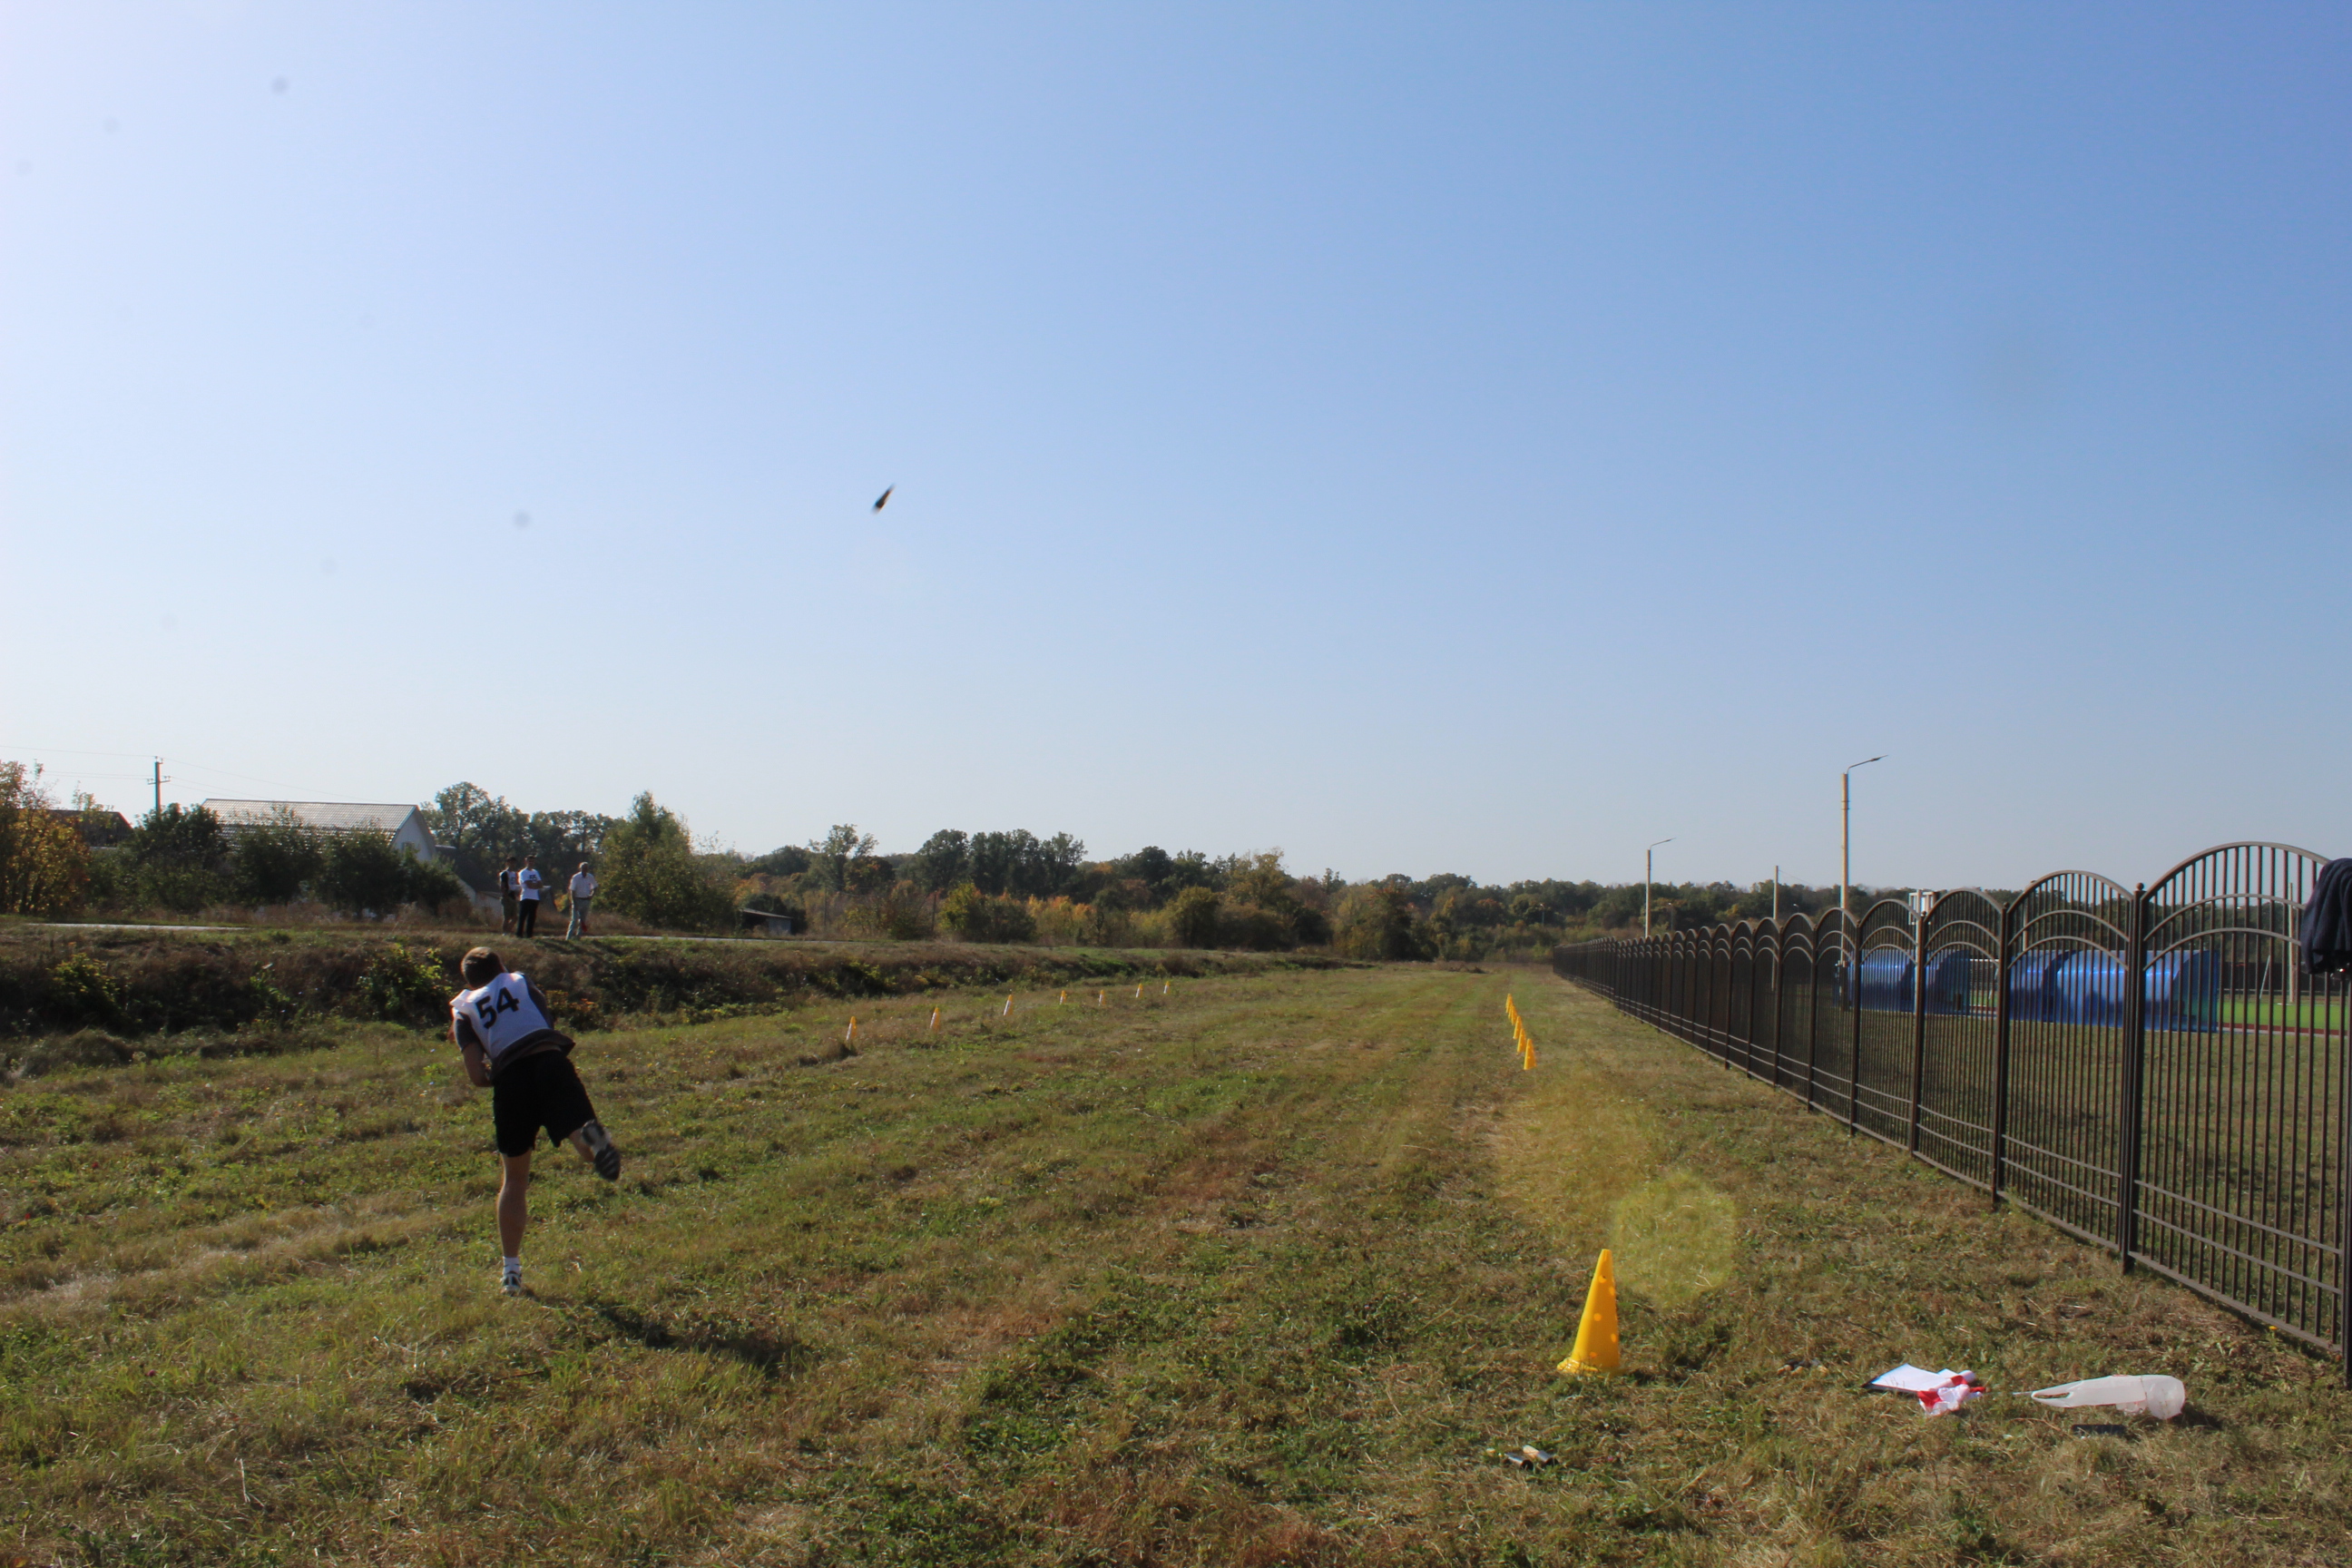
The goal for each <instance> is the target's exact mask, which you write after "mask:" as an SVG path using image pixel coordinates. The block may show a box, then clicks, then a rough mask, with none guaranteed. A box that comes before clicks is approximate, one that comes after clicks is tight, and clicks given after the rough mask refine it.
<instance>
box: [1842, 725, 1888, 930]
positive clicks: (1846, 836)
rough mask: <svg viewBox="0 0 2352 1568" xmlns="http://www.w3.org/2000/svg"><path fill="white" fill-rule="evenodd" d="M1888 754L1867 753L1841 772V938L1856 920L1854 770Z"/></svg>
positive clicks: (1880, 760)
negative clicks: (1853, 888)
mask: <svg viewBox="0 0 2352 1568" xmlns="http://www.w3.org/2000/svg"><path fill="white" fill-rule="evenodd" d="M1885 760H1886V757H1885V753H1884V752H1881V753H1880V754H1879V755H1877V756H1874V757H1864V758H1863V759H1862V761H1860V762H1858V763H1847V764H1846V767H1845V772H1843V773H1840V774H1838V938H1839V940H1840V941H1841V942H1843V940H1844V939H1845V932H1846V931H1847V930H1848V929H1849V927H1850V926H1851V925H1852V923H1853V912H1852V910H1851V909H1850V908H1849V904H1850V902H1851V900H1852V897H1853V895H1852V894H1851V893H1849V892H1848V891H1847V889H1848V887H1849V886H1850V885H1851V884H1852V883H1853V770H1854V769H1856V768H1866V767H1868V766H1869V765H1870V764H1871V763H1883V762H1885Z"/></svg>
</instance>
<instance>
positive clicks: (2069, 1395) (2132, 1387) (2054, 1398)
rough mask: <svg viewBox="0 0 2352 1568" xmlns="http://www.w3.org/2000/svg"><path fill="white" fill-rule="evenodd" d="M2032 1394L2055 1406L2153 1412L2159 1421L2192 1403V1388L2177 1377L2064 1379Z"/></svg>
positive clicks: (2146, 1413) (2132, 1412) (2063, 1408)
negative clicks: (2181, 1383)
mask: <svg viewBox="0 0 2352 1568" xmlns="http://www.w3.org/2000/svg"><path fill="white" fill-rule="evenodd" d="M2033 1398H2034V1401H2035V1402H2036V1403H2037V1404H2041V1405H2048V1406H2049V1407H2050V1408H2051V1409H2053V1410H2081V1409H2084V1408H2085V1407H2086V1406H2091V1405H2105V1406H2112V1407H2113V1408H2115V1409H2117V1410H2123V1411H2127V1412H2129V1413H2130V1414H2132V1415H2153V1416H2155V1417H2156V1418H2157V1419H2158V1420H2159V1421H2169V1420H2171V1419H2172V1418H2173V1417H2174V1416H2176V1415H2179V1414H2180V1411H2181V1407H2182V1406H2183V1405H2187V1404H2188V1403H2189V1391H2188V1390H2187V1389H2186V1388H2183V1387H2182V1386H2181V1385H2180V1380H2179V1378H2177V1377H2092V1378H2085V1379H2084V1380H2083V1381H2082V1382H2080V1383H2062V1384H2058V1386H2056V1387H2055V1388H2037V1389H2035V1390H2034V1391H2033Z"/></svg>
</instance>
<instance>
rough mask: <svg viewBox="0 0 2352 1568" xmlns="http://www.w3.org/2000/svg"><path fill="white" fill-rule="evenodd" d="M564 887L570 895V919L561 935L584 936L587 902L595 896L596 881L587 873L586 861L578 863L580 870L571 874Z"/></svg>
mask: <svg viewBox="0 0 2352 1568" xmlns="http://www.w3.org/2000/svg"><path fill="white" fill-rule="evenodd" d="M565 886H566V888H567V889H568V890H569V891H570V892H571V894H572V919H571V921H570V922H569V923H568V924H566V925H565V926H564V928H563V934H564V935H565V936H586V935H587V934H588V900H591V899H593V898H594V897H595V896H596V879H595V877H594V876H593V875H592V874H591V873H590V872H589V869H588V862H587V861H585V860H583V861H581V862H580V869H578V870H577V871H574V872H572V880H571V881H570V882H569V883H567V884H565Z"/></svg>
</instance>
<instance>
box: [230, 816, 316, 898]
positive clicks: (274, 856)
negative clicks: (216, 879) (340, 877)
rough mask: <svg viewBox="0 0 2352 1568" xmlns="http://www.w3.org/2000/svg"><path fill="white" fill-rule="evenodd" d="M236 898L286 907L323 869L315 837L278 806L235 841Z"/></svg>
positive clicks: (308, 829) (241, 832)
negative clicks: (266, 817)
mask: <svg viewBox="0 0 2352 1568" xmlns="http://www.w3.org/2000/svg"><path fill="white" fill-rule="evenodd" d="M325 865H326V856H325V855H324V854H323V853H321V851H320V847H319V836H318V835H317V834H316V833H314V832H312V831H311V830H310V828H307V827H305V826H302V824H301V823H300V822H299V820H298V819H297V818H296V817H295V816H294V814H293V813H292V812H291V811H289V810H288V809H287V808H286V807H284V806H282V805H281V806H279V807H278V809H277V811H276V812H274V813H273V814H272V815H271V816H270V817H269V819H268V821H266V822H261V823H257V824H256V825H255V826H251V827H247V828H245V829H243V830H241V831H240V832H239V833H238V834H237V835H236V896H237V898H238V900H240V901H242V902H245V903H248V904H290V903H292V902H293V901H294V900H297V899H299V898H300V897H301V896H302V889H305V888H307V887H309V886H310V883H311V882H312V881H313V880H314V879H317V877H318V876H319V874H320V871H321V870H322V869H323V868H324V867H325Z"/></svg>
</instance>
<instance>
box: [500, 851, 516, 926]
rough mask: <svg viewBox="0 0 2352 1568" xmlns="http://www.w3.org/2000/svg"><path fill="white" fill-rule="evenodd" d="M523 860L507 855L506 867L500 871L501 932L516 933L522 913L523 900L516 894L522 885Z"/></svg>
mask: <svg viewBox="0 0 2352 1568" xmlns="http://www.w3.org/2000/svg"><path fill="white" fill-rule="evenodd" d="M521 865H522V862H521V861H520V860H518V859H516V858H514V857H513V856H511V855H509V856H508V857H507V863H506V865H505V867H504V868H502V869H501V870H500V871H499V935H500V936H512V935H514V929H515V921H516V919H517V917H518V916H519V915H520V913H521V910H522V904H521V900H520V899H519V898H518V897H517V896H516V895H517V893H518V892H519V891H520V889H521V887H522V879H521V877H520V872H519V869H518V868H520V866H521Z"/></svg>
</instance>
